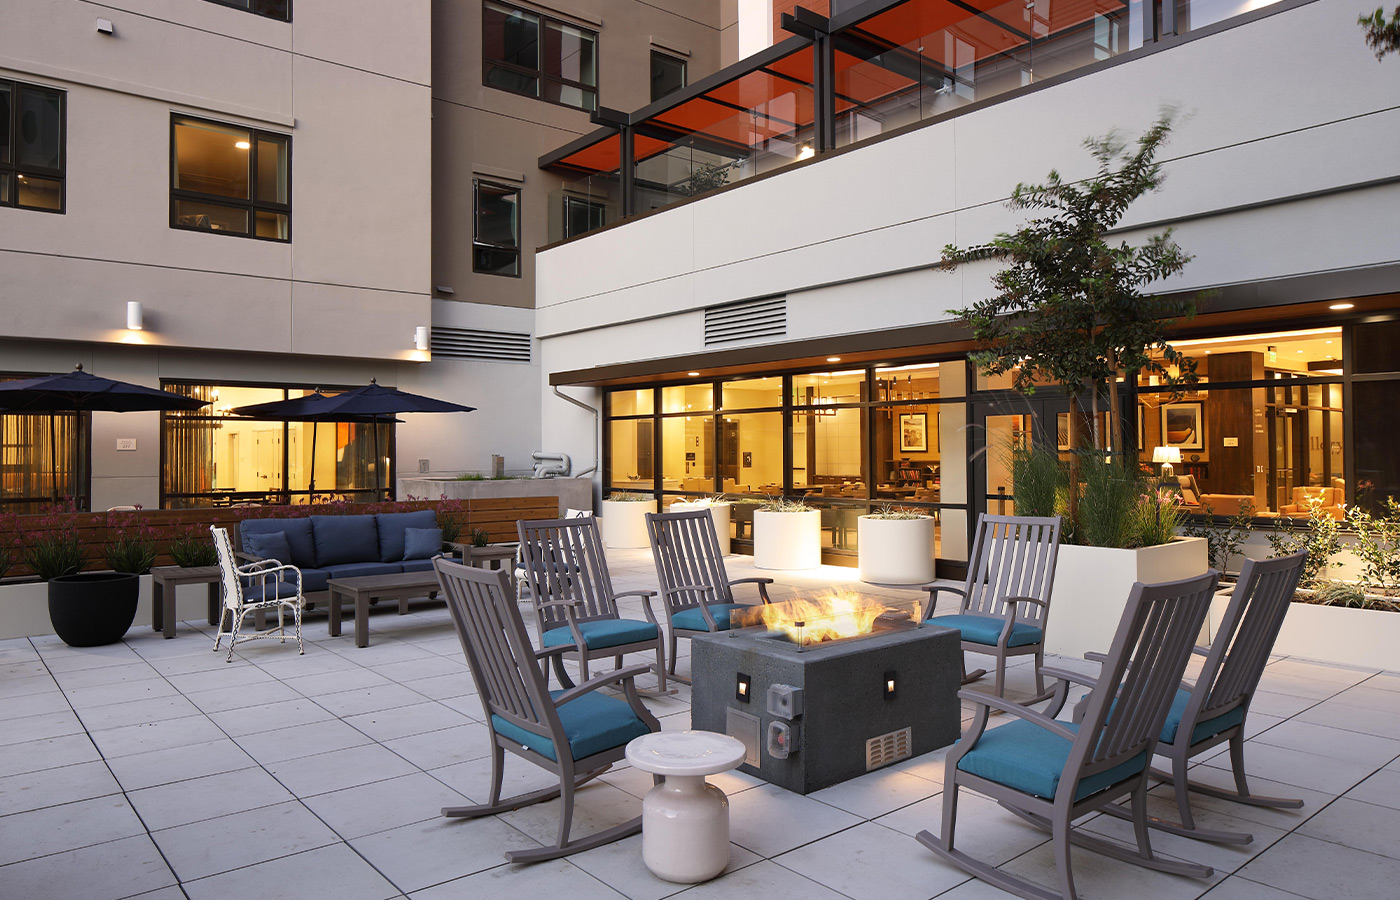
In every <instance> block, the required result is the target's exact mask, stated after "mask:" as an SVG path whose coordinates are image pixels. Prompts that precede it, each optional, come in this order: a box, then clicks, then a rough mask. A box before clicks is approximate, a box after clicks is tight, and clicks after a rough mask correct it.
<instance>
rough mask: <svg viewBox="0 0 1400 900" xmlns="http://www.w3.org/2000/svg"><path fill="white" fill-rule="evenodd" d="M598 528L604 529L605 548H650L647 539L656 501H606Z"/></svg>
mask: <svg viewBox="0 0 1400 900" xmlns="http://www.w3.org/2000/svg"><path fill="white" fill-rule="evenodd" d="M601 505H602V514H601V517H600V520H599V522H598V527H599V528H600V529H602V533H603V546H605V547H608V548H609V549H613V550H628V549H637V548H639V547H650V546H651V539H650V538H648V537H647V519H646V515H647V513H649V512H656V501H655V500H653V501H651V502H649V503H643V502H641V501H638V500H604V501H603V502H602V504H601Z"/></svg>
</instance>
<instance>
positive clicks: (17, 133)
mask: <svg viewBox="0 0 1400 900" xmlns="http://www.w3.org/2000/svg"><path fill="white" fill-rule="evenodd" d="M63 145H64V95H63V92H62V91H54V90H49V89H48V88H41V87H35V86H34V85H30V84H19V83H18V82H14V81H0V206H17V207H20V208H21V209H40V210H45V211H47V212H56V213H61V212H63V156H64V147H63Z"/></svg>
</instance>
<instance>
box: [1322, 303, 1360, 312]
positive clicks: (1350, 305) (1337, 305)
mask: <svg viewBox="0 0 1400 900" xmlns="http://www.w3.org/2000/svg"><path fill="white" fill-rule="evenodd" d="M1355 307H1356V304H1355V303H1333V304H1332V305H1331V306H1329V307H1327V308H1328V309H1335V310H1338V311H1340V310H1343V309H1354V308H1355Z"/></svg>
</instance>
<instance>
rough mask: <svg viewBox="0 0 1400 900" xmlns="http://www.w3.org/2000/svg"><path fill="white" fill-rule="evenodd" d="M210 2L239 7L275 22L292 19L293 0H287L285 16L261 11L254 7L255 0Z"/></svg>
mask: <svg viewBox="0 0 1400 900" xmlns="http://www.w3.org/2000/svg"><path fill="white" fill-rule="evenodd" d="M209 2H210V3H216V4H218V5H219V6H227V7H228V8H229V9H237V10H240V11H242V12H246V13H251V14H252V15H255V16H261V17H262V18H264V19H271V20H272V21H274V22H290V21H292V0H287V12H286V15H284V16H277V15H273V14H272V13H266V12H259V11H258V10H256V9H254V8H253V3H254V0H209Z"/></svg>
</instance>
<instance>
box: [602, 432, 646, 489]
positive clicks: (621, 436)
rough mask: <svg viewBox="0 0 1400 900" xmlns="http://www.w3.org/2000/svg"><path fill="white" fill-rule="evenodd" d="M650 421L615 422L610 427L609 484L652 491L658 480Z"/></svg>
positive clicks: (615, 486) (622, 487) (621, 487)
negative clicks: (655, 480) (654, 481)
mask: <svg viewBox="0 0 1400 900" xmlns="http://www.w3.org/2000/svg"><path fill="white" fill-rule="evenodd" d="M654 435H655V431H654V427H653V422H652V420H651V419H631V420H622V421H615V422H613V423H611V425H610V426H609V432H608V439H609V441H610V444H609V448H610V449H609V453H608V484H609V486H611V487H614V488H620V489H622V490H631V491H647V492H650V491H651V490H652V484H653V480H654V479H655V478H656V463H655V459H656V456H655V450H654V447H655V442H654Z"/></svg>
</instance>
